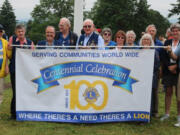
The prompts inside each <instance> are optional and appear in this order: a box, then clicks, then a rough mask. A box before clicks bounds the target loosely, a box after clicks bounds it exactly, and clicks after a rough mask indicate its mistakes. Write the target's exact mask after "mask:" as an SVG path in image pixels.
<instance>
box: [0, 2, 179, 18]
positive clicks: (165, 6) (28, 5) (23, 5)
mask: <svg viewBox="0 0 180 135" xmlns="http://www.w3.org/2000/svg"><path fill="white" fill-rule="evenodd" d="M85 1H86V9H88V10H90V9H91V8H92V6H93V4H94V2H95V1H96V0H85ZM176 1H177V0H148V4H149V5H151V7H150V8H152V9H154V10H157V11H159V12H160V13H161V14H162V15H163V16H165V17H167V15H168V13H169V11H168V10H169V9H171V7H172V6H171V5H170V4H171V3H176ZM3 2H4V0H0V6H2V3H3ZM9 2H10V3H11V5H12V6H13V9H14V12H15V15H16V19H17V20H25V21H27V20H28V19H30V18H31V15H30V13H31V12H32V10H33V9H34V7H35V5H36V4H39V0H9ZM112 2H113V0H112ZM170 20H171V21H172V20H173V21H174V20H177V16H174V17H172V18H171V19H170Z"/></svg>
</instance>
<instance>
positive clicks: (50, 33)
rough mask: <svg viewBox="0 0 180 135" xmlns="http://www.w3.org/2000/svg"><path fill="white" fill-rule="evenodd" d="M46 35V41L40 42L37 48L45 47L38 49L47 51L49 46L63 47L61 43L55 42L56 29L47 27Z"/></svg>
mask: <svg viewBox="0 0 180 135" xmlns="http://www.w3.org/2000/svg"><path fill="white" fill-rule="evenodd" d="M45 34H46V40H42V41H38V43H37V46H44V47H38V48H39V49H45V48H47V46H60V45H61V43H60V42H59V41H58V40H54V37H55V28H54V27H53V26H47V27H46V31H45ZM49 48H51V47H49Z"/></svg>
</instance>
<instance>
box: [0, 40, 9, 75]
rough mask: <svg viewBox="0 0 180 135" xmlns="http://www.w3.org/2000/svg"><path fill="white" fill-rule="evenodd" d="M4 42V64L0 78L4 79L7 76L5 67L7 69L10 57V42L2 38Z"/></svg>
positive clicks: (0, 70) (0, 71)
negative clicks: (8, 57) (7, 61)
mask: <svg viewBox="0 0 180 135" xmlns="http://www.w3.org/2000/svg"><path fill="white" fill-rule="evenodd" d="M0 40H1V41H2V47H3V62H2V67H1V69H0V78H3V77H5V76H6V74H5V67H6V60H7V56H9V52H8V48H7V47H8V42H7V40H5V39H3V38H1V39H0Z"/></svg>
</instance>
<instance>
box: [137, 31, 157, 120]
mask: <svg viewBox="0 0 180 135" xmlns="http://www.w3.org/2000/svg"><path fill="white" fill-rule="evenodd" d="M140 45H141V46H144V47H143V49H150V46H154V41H153V39H152V36H151V35H150V34H148V33H146V34H144V35H143V36H142V38H141V40H140ZM159 67H160V59H159V53H158V51H157V50H155V57H154V69H153V83H152V96H151V116H153V117H158V94H156V93H157V92H158V72H159Z"/></svg>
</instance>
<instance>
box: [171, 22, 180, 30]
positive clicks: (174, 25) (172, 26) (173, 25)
mask: <svg viewBox="0 0 180 135" xmlns="http://www.w3.org/2000/svg"><path fill="white" fill-rule="evenodd" d="M174 28H178V29H179V31H180V24H179V23H174V24H171V26H170V30H171V31H172V30H173V29H174Z"/></svg>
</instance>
